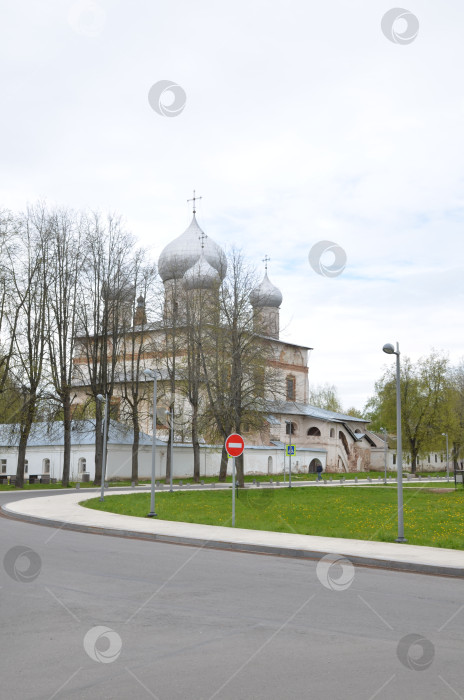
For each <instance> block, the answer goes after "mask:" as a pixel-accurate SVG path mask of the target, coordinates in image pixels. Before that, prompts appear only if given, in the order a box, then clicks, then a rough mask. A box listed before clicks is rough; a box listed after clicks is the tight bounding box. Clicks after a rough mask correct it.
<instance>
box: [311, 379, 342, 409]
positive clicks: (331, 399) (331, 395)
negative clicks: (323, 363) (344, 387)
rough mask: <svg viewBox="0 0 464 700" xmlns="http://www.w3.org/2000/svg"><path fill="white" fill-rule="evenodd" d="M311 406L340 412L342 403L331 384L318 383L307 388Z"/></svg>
mask: <svg viewBox="0 0 464 700" xmlns="http://www.w3.org/2000/svg"><path fill="white" fill-rule="evenodd" d="M308 403H310V404H311V405H312V406H317V407H318V408H325V409H326V411H335V413H342V410H343V409H342V404H341V402H340V399H339V398H338V392H337V389H336V387H335V386H334V385H333V384H319V385H316V386H313V387H311V388H310V389H309V400H308Z"/></svg>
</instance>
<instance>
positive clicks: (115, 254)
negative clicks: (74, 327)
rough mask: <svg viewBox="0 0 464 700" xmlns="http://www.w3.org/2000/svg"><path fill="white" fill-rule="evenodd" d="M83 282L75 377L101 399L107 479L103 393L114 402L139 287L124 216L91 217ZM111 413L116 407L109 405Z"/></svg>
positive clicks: (98, 422)
mask: <svg viewBox="0 0 464 700" xmlns="http://www.w3.org/2000/svg"><path fill="white" fill-rule="evenodd" d="M82 243H83V249H84V259H83V266H82V273H81V274H82V283H81V284H80V285H79V291H78V326H79V332H78V335H77V338H76V357H75V361H74V362H75V383H76V380H77V379H79V380H80V384H81V386H83V387H85V390H86V392H87V396H88V399H89V400H91V401H92V402H93V403H94V405H95V481H94V483H95V484H96V485H98V484H100V483H101V475H102V458H103V434H102V421H103V407H102V403H101V401H99V400H98V396H99V395H103V396H107V397H108V401H110V402H111V398H112V396H113V390H114V386H115V382H117V381H119V379H120V378H119V376H117V372H118V361H119V357H118V353H119V350H120V342H121V338H122V337H123V329H124V326H125V325H126V321H125V320H124V319H125V317H126V316H127V314H129V315H130V314H131V313H132V305H133V300H134V296H135V289H134V286H133V283H132V280H131V275H132V261H131V253H132V250H133V245H134V241H133V238H132V237H131V236H130V235H129V234H128V233H126V232H125V231H124V230H123V228H122V226H121V222H120V220H119V219H117V218H115V217H113V216H108V217H107V219H106V221H103V220H102V219H101V217H100V216H99V215H98V214H94V215H93V216H92V217H88V219H87V221H86V225H85V231H84V235H83V241H82ZM108 415H110V411H108Z"/></svg>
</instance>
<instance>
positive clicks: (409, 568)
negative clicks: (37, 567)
mask: <svg viewBox="0 0 464 700" xmlns="http://www.w3.org/2000/svg"><path fill="white" fill-rule="evenodd" d="M1 511H2V515H3V517H7V518H12V519H14V520H19V521H22V522H28V523H34V524H36V525H44V526H46V527H54V528H57V529H59V530H72V531H74V532H84V533H88V534H93V535H109V536H112V537H122V538H128V539H141V540H147V541H151V542H161V543H164V544H177V545H183V546H189V547H197V548H199V549H220V550H225V551H232V552H242V553H248V554H262V555H268V556H279V557H289V558H293V559H308V560H312V561H317V560H319V559H321V558H322V557H323V556H325V555H328V554H332V552H329V551H326V552H324V551H320V550H314V551H312V550H307V549H300V548H297V547H278V546H275V545H265V544H262V543H260V544H251V543H245V542H227V541H224V540H220V539H204V538H198V537H182V536H179V535H164V534H159V533H148V532H139V531H134V530H124V529H121V528H109V527H97V526H92V525H82V524H80V523H73V522H64V521H62V520H53V519H49V518H39V517H36V516H33V515H27V514H24V513H22V514H18V513H15V512H13V511H10V510H9V509H8V507H7V506H1ZM260 532H261V531H260ZM328 539H330V538H328ZM404 546H406V547H407V545H404ZM340 556H343V557H346V558H347V559H349V560H350V561H351V562H352V563H353V564H354V565H355V566H362V567H368V568H375V569H387V570H389V571H399V572H407V573H417V574H428V575H433V576H447V577H450V578H464V568H460V567H459V568H458V567H451V566H439V565H437V564H426V563H418V562H405V561H398V560H394V559H381V558H375V557H361V556H359V555H351V554H341V555H340Z"/></svg>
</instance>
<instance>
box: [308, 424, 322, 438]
mask: <svg viewBox="0 0 464 700" xmlns="http://www.w3.org/2000/svg"><path fill="white" fill-rule="evenodd" d="M307 435H317V436H318V437H320V435H321V431H320V430H319V428H316V426H315V425H313V427H312V428H309V430H308V432H307Z"/></svg>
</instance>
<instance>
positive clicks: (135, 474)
mask: <svg viewBox="0 0 464 700" xmlns="http://www.w3.org/2000/svg"><path fill="white" fill-rule="evenodd" d="M132 426H133V428H134V438H133V441H132V475H131V480H132V482H133V483H135V484H138V483H139V443H140V425H139V412H138V404H137V401H134V409H133V411H132ZM153 440H155V441H156V434H155V435H153Z"/></svg>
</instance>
